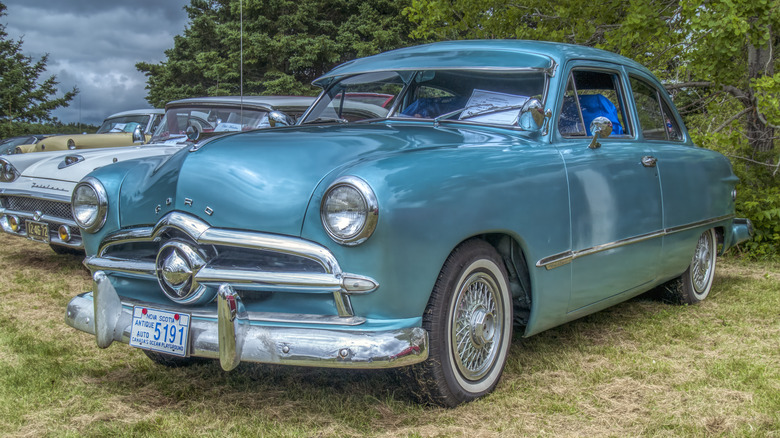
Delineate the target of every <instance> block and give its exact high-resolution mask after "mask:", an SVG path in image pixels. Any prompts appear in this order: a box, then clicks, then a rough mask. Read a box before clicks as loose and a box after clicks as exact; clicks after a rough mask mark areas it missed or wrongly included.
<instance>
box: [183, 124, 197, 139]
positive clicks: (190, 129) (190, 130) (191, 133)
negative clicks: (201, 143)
mask: <svg viewBox="0 0 780 438" xmlns="http://www.w3.org/2000/svg"><path fill="white" fill-rule="evenodd" d="M185 133H186V134H187V139H188V140H189V141H191V142H193V143H195V142H196V141H198V138H199V137H200V130H199V129H198V128H196V127H195V126H194V125H189V126H187V130H186V131H185Z"/></svg>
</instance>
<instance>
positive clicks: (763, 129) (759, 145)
mask: <svg viewBox="0 0 780 438" xmlns="http://www.w3.org/2000/svg"><path fill="white" fill-rule="evenodd" d="M771 44H772V39H771V38H770V42H769V44H767V45H766V46H765V47H756V46H754V45H752V44H750V43H749V42H748V45H747V51H748V78H749V79H750V80H752V79H757V78H760V77H762V76H771V75H773V74H774V60H773V59H772V47H771ZM749 94H750V102H751V103H752V104H753V105H755V102H756V101H755V96H754V92H753V90H752V89H750V90H749ZM746 128H747V132H746V133H747V136H748V141H749V142H750V146H751V147H752V148H753V153H754V154H759V155H762V154H761V153H762V152H769V151H771V150H772V149H774V136H775V130H774V129H773V128H772V127H771V126H767V124H766V123H764V121H763V120H761V118H760V117H759V115H758V108H756V107H754V108H753V111H751V112H750V113H749V114H748V117H747V126H746Z"/></svg>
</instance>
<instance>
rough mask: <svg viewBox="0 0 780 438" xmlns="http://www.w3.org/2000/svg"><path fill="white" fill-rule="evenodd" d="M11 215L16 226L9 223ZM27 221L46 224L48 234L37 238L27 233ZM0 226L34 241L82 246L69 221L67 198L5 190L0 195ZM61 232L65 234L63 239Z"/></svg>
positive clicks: (74, 247)
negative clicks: (15, 227)
mask: <svg viewBox="0 0 780 438" xmlns="http://www.w3.org/2000/svg"><path fill="white" fill-rule="evenodd" d="M12 217H13V218H14V219H15V220H16V222H17V224H18V226H17V229H14V228H13V227H12V226H11V224H10V219H11V218H12ZM28 221H33V222H38V223H44V224H46V226H47V231H48V233H47V234H48V236H47V237H44V238H43V239H40V238H36V237H33V236H32V235H30V234H29V233H28V232H27V224H28ZM0 228H2V230H3V231H5V232H6V233H8V234H12V235H14V236H19V237H24V238H27V239H29V240H34V241H36V242H44V243H49V244H53V245H59V246H64V247H68V248H73V249H83V248H84V244H83V242H82V239H81V230H79V227H78V226H77V225H76V221H74V220H73V216H72V215H71V211H70V199H68V198H67V197H44V196H42V195H41V194H37V193H28V192H22V191H19V192H16V191H14V192H11V191H6V192H5V193H2V196H0ZM61 229H62V230H63V232H62V233H61V232H60V230H61ZM63 235H64V236H66V239H65V240H63V238H62V236H63Z"/></svg>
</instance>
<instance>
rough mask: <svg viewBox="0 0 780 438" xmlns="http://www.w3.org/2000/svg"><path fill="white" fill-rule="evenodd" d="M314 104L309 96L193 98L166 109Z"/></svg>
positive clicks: (265, 107)
mask: <svg viewBox="0 0 780 438" xmlns="http://www.w3.org/2000/svg"><path fill="white" fill-rule="evenodd" d="M313 102H314V97H308V96H243V97H241V96H205V97H191V98H188V99H179V100H174V101H171V102H168V104H166V105H165V108H166V109H168V108H171V107H182V106H193V105H217V106H238V105H244V106H254V107H261V108H264V109H274V108H276V107H288V108H289V107H301V108H308V107H309V106H310V105H311V104H312V103H313Z"/></svg>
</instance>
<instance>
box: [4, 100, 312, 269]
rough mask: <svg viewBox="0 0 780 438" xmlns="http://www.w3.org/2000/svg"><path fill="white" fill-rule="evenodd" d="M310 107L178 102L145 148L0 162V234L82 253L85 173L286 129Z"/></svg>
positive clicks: (307, 102)
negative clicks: (75, 201) (77, 194)
mask: <svg viewBox="0 0 780 438" xmlns="http://www.w3.org/2000/svg"><path fill="white" fill-rule="evenodd" d="M313 101H314V98H312V97H298V96H262V97H255V96H244V97H243V98H239V97H232V96H222V97H202V98H191V99H182V100H178V101H173V102H170V103H169V104H168V105H166V113H165V115H164V116H163V118H162V120H161V121H160V122H159V124H158V125H157V129H156V131H155V132H154V136H153V137H152V140H151V143H150V144H147V145H136V146H129V147H119V148H117V147H108V148H99V149H90V150H64V151H50V152H40V153H35V154H17V155H8V156H4V157H3V158H0V228H2V229H3V231H5V232H6V233H10V234H13V235H16V236H21V237H26V238H28V239H31V240H35V241H40V242H44V243H48V244H49V245H50V246H51V248H52V249H53V250H54V251H55V252H57V253H60V254H64V253H73V252H81V250H82V248H83V244H82V241H81V232H80V230H79V227H78V226H77V225H76V222H75V221H74V219H73V214H72V212H71V206H70V201H71V193H72V192H73V188H74V187H75V186H76V184H77V183H78V182H79V181H80V180H81V179H82V178H83V177H84V176H85V175H87V174H88V173H89V172H92V171H93V170H95V169H97V168H99V167H103V166H106V165H109V164H112V163H116V162H119V161H127V160H132V159H136V158H142V157H151V156H156V155H161V156H164V155H172V154H173V153H175V152H177V151H178V150H179V149H181V148H182V147H184V146H187V145H189V146H192V145H193V144H194V143H195V142H200V141H202V140H204V139H207V138H209V137H211V136H215V135H221V134H227V133H230V132H231V131H248V130H253V129H261V128H267V127H271V126H275V125H277V124H278V125H288V124H292V123H294V121H295V118H296V117H298V116H300V115H301V114H303V112H304V111H305V110H306V109H307V108H308V107H309V105H311V103H312V102H313Z"/></svg>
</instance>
